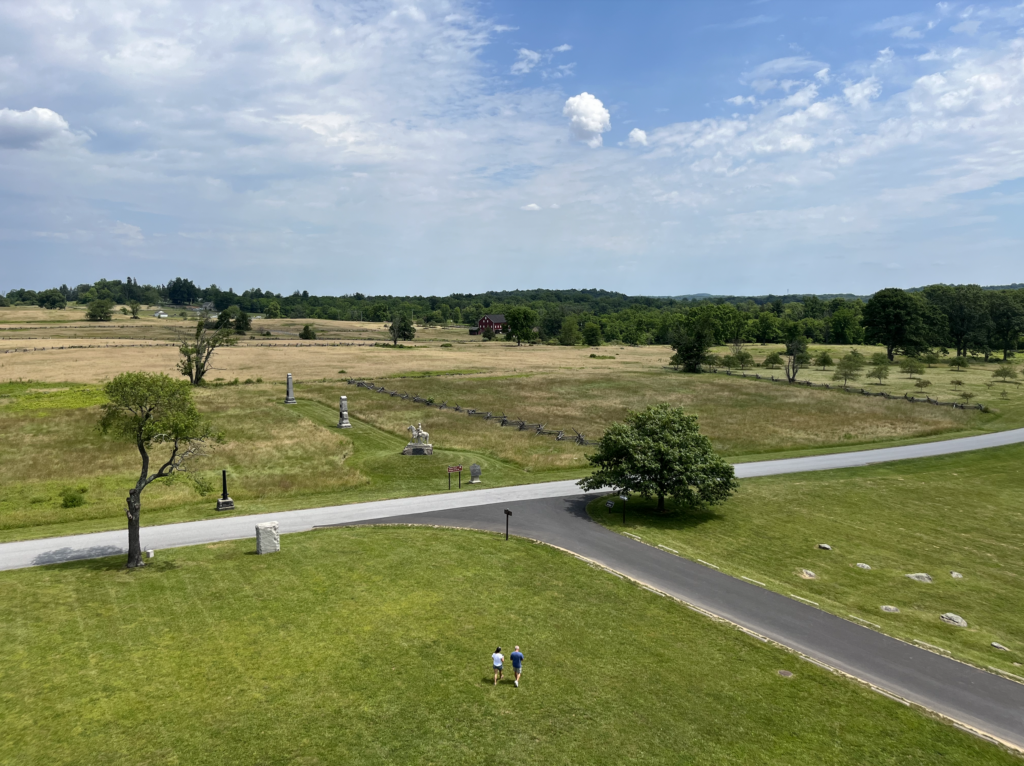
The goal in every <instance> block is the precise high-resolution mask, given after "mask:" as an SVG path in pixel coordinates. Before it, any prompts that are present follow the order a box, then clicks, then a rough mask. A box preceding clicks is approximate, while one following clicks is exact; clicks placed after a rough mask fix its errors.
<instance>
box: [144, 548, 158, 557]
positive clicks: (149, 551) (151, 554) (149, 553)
mask: <svg viewBox="0 0 1024 766" xmlns="http://www.w3.org/2000/svg"><path fill="white" fill-rule="evenodd" d="M155 555H156V551H154V550H153V549H152V548H146V558H147V559H151V558H153V557H154V556H155Z"/></svg>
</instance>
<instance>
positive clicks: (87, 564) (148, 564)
mask: <svg viewBox="0 0 1024 766" xmlns="http://www.w3.org/2000/svg"><path fill="white" fill-rule="evenodd" d="M127 556H128V552H127V551H126V550H124V549H123V548H120V547H119V546H117V545H97V546H94V547H92V548H57V549H55V550H52V551H46V552H45V553H40V554H39V555H38V556H36V557H35V558H34V559H32V566H59V567H60V568H61V569H62V570H83V571H89V572H119V571H125V570H126V567H125V562H126V561H127ZM158 556H159V554H158ZM70 557H73V558H70ZM142 563H143V567H142V568H143V569H145V570H150V571H152V570H169V569H177V568H178V564H176V563H175V562H173V561H167V560H166V559H161V558H159V557H158V558H155V559H147V558H146V557H145V556H143V559H142Z"/></svg>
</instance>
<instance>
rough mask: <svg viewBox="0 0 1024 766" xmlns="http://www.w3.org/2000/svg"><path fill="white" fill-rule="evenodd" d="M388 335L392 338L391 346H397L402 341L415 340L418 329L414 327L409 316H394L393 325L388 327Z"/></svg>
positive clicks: (392, 318)
mask: <svg viewBox="0 0 1024 766" xmlns="http://www.w3.org/2000/svg"><path fill="white" fill-rule="evenodd" d="M388 334H389V335H390V336H391V345H393V346H397V345H398V341H400V340H412V339H413V338H415V337H416V328H415V327H413V326H412V319H411V318H410V317H409V315H408V314H401V313H400V314H393V315H392V316H391V324H390V325H389V326H388Z"/></svg>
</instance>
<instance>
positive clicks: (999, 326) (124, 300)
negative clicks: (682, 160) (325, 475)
mask: <svg viewBox="0 0 1024 766" xmlns="http://www.w3.org/2000/svg"><path fill="white" fill-rule="evenodd" d="M72 302H77V303H79V304H84V305H86V306H88V307H89V309H90V315H89V318H90V319H96V320H97V321H102V320H103V319H109V317H110V310H111V309H112V307H113V306H115V305H122V306H124V307H125V308H124V309H123V310H124V311H125V312H126V313H131V314H132V315H136V316H137V313H138V310H139V308H140V307H141V305H143V304H145V305H151V306H152V305H164V306H167V305H170V306H181V307H185V306H209V307H210V308H212V309H214V310H216V311H219V312H228V313H229V314H230V315H231V316H232V317H233V318H234V320H235V321H237V320H239V319H240V320H241V322H240V324H241V325H245V326H246V327H248V322H249V320H250V318H251V317H255V316H261V317H264V318H267V319H274V318H281V317H287V318H293V319H311V320H316V319H326V320H363V321H372V322H382V323H393V322H394V321H396V317H405V318H407V320H408V321H409V322H415V323H418V324H421V325H432V324H434V325H446V324H456V325H474V324H475V323H476V322H477V321H478V320H479V319H480V317H482V316H484V315H485V314H504V315H505V316H506V319H507V320H508V324H509V326H510V330H511V332H510V333H509V334H510V335H511V337H512V339H513V340H516V341H518V342H522V341H536V340H539V341H542V342H549V343H562V344H565V345H574V344H577V343H586V344H588V345H598V344H600V343H603V342H610V343H622V344H626V345H648V344H663V345H665V344H667V345H672V346H674V347H675V346H681V347H683V351H682V352H680V353H682V357H680V359H681V363H682V364H683V365H684V366H686V365H691V366H692V363H693V360H692V359H691V358H684V357H687V354H689V355H690V356H692V353H693V351H692V349H693V348H694V347H695V346H694V344H695V343H696V347H697V348H703V347H705V346H706V345H707V343H708V342H710V343H711V345H722V344H730V343H780V342H782V343H787V344H792V343H794V342H797V341H798V340H799V339H804V340H805V341H806V342H808V343H818V344H822V343H825V344H837V345H854V344H860V343H875V344H880V345H883V346H885V348H886V352H887V354H888V355H889V356H890V358H892V357H893V355H895V354H910V355H914V354H917V353H920V352H921V351H922V350H924V349H926V348H935V347H940V348H946V349H949V350H950V351H951V352H952V353H954V354H955V355H957V356H964V355H967V354H980V355H984V356H985V357H986V358H987V357H988V356H989V355H991V354H993V353H1001V354H1002V355H1003V357H1004V358H1007V357H1008V356H1009V355H1010V354H1012V353H1013V352H1014V351H1015V350H1016V349H1017V348H1018V345H1019V342H1020V337H1021V333H1022V331H1024V287H1022V286H1021V285H1017V284H1014V285H1010V286H1006V287H1001V288H985V287H981V286H979V285H943V284H939V285H930V286H927V287H923V288H915V289H910V290H902V289H899V288H887V289H884V290H881V291H879V292H877V293H875V294H874V295H872V296H870V297H868V298H867V299H863V298H858V297H853V296H836V297H830V298H829V297H819V296H816V295H798V296H772V295H766V296H757V297H746V298H744V297H735V296H727V297H710V298H699V297H696V298H667V297H650V296H628V295H624V294H622V293H616V292H610V291H606V290H540V289H538V290H516V291H489V292H485V293H475V294H470V293H453V294H451V295H449V296H446V297H439V296H390V295H383V296H367V295H363V294H361V293H353V294H351V295H342V296H316V295H310V294H309V293H308V292H307V291H302V292H299V291H295V292H293V293H292V294H291V295H282V294H281V293H275V292H271V291H264V290H261V289H259V288H253V289H250V290H246V291H244V292H243V293H241V294H239V293H235V292H234V290H233V289H229V290H221V289H220V288H219V287H218V286H217V285H215V284H214V285H210V286H208V287H199V286H197V285H196V284H195V283H194V282H192V281H191V280H189V279H184V278H181V277H177V278H175V279H173V280H170V281H169V282H167V283H166V284H163V285H143V284H140V283H139V282H138V280H136V279H133V278H131V277H129V278H127V279H126V280H124V281H121V280H102V279H101V280H99V281H97V282H95V283H93V284H81V285H78V286H76V287H74V288H69V287H68V286H67V285H61V286H60V287H56V288H50V289H48V290H44V291H42V292H35V291H32V290H11V291H10V292H8V293H7V295H6V296H2V297H0V305H4V304H6V305H38V306H42V307H44V308H49V309H61V308H64V307H66V306H67V304H68V303H72ZM708 347H710V346H708ZM687 349H689V350H687ZM677 352H678V350H677ZM698 355H699V354H698Z"/></svg>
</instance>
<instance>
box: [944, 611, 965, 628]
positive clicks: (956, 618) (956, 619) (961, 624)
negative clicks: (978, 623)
mask: <svg viewBox="0 0 1024 766" xmlns="http://www.w3.org/2000/svg"><path fill="white" fill-rule="evenodd" d="M939 619H940V620H942V621H943V622H944V623H946V624H947V625H956V626H957V627H958V628H966V627H967V620H965V619H964V618H963V617H961V616H960V615H958V614H953V613H952V612H946V613H945V614H944V615H942V616H941V617H939Z"/></svg>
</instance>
